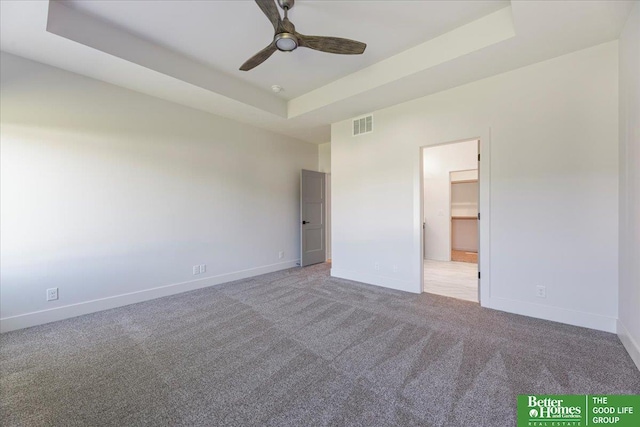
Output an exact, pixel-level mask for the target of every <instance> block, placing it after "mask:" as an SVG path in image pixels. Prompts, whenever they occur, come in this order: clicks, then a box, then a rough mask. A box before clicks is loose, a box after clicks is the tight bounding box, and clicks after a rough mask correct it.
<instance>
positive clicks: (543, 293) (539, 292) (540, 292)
mask: <svg viewBox="0 0 640 427" xmlns="http://www.w3.org/2000/svg"><path fill="white" fill-rule="evenodd" d="M536 296H537V297H538V298H546V297H547V287H546V286H541V285H538V286H536Z"/></svg>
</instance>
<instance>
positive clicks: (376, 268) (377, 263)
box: [373, 262, 380, 271]
mask: <svg viewBox="0 0 640 427" xmlns="http://www.w3.org/2000/svg"><path fill="white" fill-rule="evenodd" d="M373 269H374V270H376V271H379V270H380V263H379V262H376V263H375V264H373Z"/></svg>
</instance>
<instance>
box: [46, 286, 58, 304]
mask: <svg viewBox="0 0 640 427" xmlns="http://www.w3.org/2000/svg"><path fill="white" fill-rule="evenodd" d="M57 299H58V288H49V289H47V301H55V300H57Z"/></svg>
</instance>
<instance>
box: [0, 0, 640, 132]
mask: <svg viewBox="0 0 640 427" xmlns="http://www.w3.org/2000/svg"><path fill="white" fill-rule="evenodd" d="M49 3H50V2H47V1H44V0H42V1H24V0H20V1H12V0H2V1H0V8H1V9H0V48H1V49H2V50H3V51H6V52H9V53H13V54H16V55H20V56H23V57H26V58H29V59H33V60H36V61H39V62H43V63H47V64H51V65H54V66H57V67H60V68H63V69H67V70H70V71H73V72H76V73H79V74H83V75H87V76H90V77H93V78H97V79H101V80H104V81H107V82H110V83H114V84H117V85H120V86H123V87H127V88H129V89H133V90H136V91H139V92H143V93H147V94H150V95H153V96H157V97H160V98H163V99H167V100H170V101H173V102H178V103H180V104H183V105H187V106H190V107H193V108H198V109H201V110H205V111H209V112H212V113H215V114H219V115H222V116H226V117H230V118H232V119H236V120H239V121H243V122H249V123H252V124H255V125H257V126H261V127H263V128H266V129H270V130H273V131H276V132H280V133H283V134H286V135H290V136H294V137H297V138H300V139H302V140H306V141H309V142H315V143H322V142H327V141H329V140H330V126H329V125H330V123H332V122H335V121H338V120H343V119H346V118H349V117H352V116H357V115H360V114H364V113H366V112H369V111H372V110H374V109H379V108H384V107H387V106H390V105H393V104H395V103H398V102H403V101H406V100H409V99H413V98H416V97H419V96H425V95H428V94H430V93H434V92H437V91H441V90H445V89H448V88H451V87H454V86H457V85H460V84H464V83H468V82H471V81H474V80H477V79H480V78H484V77H488V76H491V75H495V74H497V73H501V72H505V71H509V70H512V69H515V68H518V67H521V66H525V65H528V64H531V63H535V62H539V61H542V60H545V59H549V58H553V57H555V56H559V55H562V54H565V53H568V52H572V51H575V50H578V49H582V48H586V47H589V46H593V45H596V44H599V43H603V42H607V41H611V40H614V39H616V38H617V37H618V35H619V32H620V30H621V28H622V26H623V25H624V22H625V20H626V18H627V16H628V15H629V12H630V10H631V7H632V5H633V1H612V0H606V1H561V0H557V1H514V2H508V1H502V0H500V1H478V0H472V1H397V0H394V1H338V0H333V1H304V0H298V1H296V4H295V7H294V8H293V10H292V11H291V12H290V15H289V17H290V19H291V20H292V22H293V23H294V24H296V28H297V29H298V31H300V32H302V33H305V34H314V35H332V36H338V37H346V38H353V39H356V40H360V41H363V42H365V43H367V44H368V47H367V50H366V52H365V54H364V55H360V56H357V55H356V56H351V55H345V56H342V55H331V54H325V53H322V52H317V51H313V50H310V49H298V50H296V51H294V52H292V53H280V52H277V53H276V54H274V55H273V56H272V57H271V58H270V59H268V60H267V61H266V62H265V63H264V64H262V65H260V66H258V67H257V68H255V69H254V70H251V71H249V72H242V71H239V70H238V67H239V66H240V65H241V64H242V63H243V62H244V61H245V60H246V59H248V58H249V57H250V56H252V55H253V54H254V53H256V52H257V51H259V50H260V49H262V48H263V47H264V46H266V45H267V44H268V43H270V41H271V39H272V37H273V29H272V27H271V25H270V23H269V21H268V20H267V18H266V17H265V16H264V15H263V14H262V12H261V11H260V9H259V8H258V7H257V5H255V3H254V2H253V1H238V0H235V1H188V0H182V1H167V0H160V1H154V0H146V1H141V0H132V1H126V0H108V1H99V0H93V1H86V0H72V1H64V2H51V4H49ZM272 84H279V85H282V86H283V87H284V88H285V91H284V92H282V93H281V94H278V95H276V94H273V93H272V92H270V90H269V88H270V86H271V85H272Z"/></svg>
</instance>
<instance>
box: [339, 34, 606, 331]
mask: <svg viewBox="0 0 640 427" xmlns="http://www.w3.org/2000/svg"><path fill="white" fill-rule="evenodd" d="M617 53H618V44H617V41H614V42H610V43H605V44H602V45H599V46H595V47H592V48H589V49H585V50H582V51H578V52H574V53H571V54H569V55H565V56H561V57H558V58H555V59H552V60H549V61H545V62H541V63H538V64H534V65H531V66H528V67H525V68H521V69H518V70H514V71H512V72H509V73H505V74H502V75H498V76H494V77H491V78H487V79H484V80H480V81H477V82H474V83H471V84H468V85H464V86H461V87H458V88H454V89H451V90H447V91H444V92H441V93H438V94H434V95H431V96H428V97H424V98H421V99H417V100H414V101H411V102H407V103H403V104H400V105H396V106H394V107H391V108H387V109H384V110H380V111H377V112H375V113H374V116H375V118H374V120H375V121H376V129H375V131H374V132H373V133H372V134H369V135H361V136H359V137H358V138H352V137H351V133H350V131H351V122H350V121H343V122H339V123H335V124H333V125H332V141H331V150H332V158H331V160H332V163H331V167H332V180H333V230H334V233H333V237H334V240H333V269H332V274H333V275H335V276H337V277H345V278H350V279H354V280H361V281H364V282H368V283H372V284H377V285H381V286H387V287H391V288H397V289H402V290H406V291H410V292H420V290H421V289H420V276H421V272H422V269H421V263H422V260H421V259H420V230H421V225H422V218H421V217H422V215H421V212H420V185H419V184H420V182H419V177H420V149H419V147H420V146H422V145H425V144H440V143H443V142H448V141H460V140H466V139H470V138H474V137H478V138H480V140H481V155H482V161H481V164H480V199H481V206H482V212H481V214H482V215H483V216H482V220H481V221H480V234H481V236H480V237H481V241H480V245H481V248H480V255H481V257H480V258H481V259H480V269H481V272H482V281H481V298H482V305H484V306H487V307H492V308H497V309H501V310H505V311H510V312H514V313H520V314H525V315H529V316H534V317H539V318H545V319H551V320H556V321H560V322H565V323H570V324H576V325H582V326H586V327H591V328H596V329H601V330H606V331H611V332H613V331H615V323H616V318H617V312H618V290H617V283H618V256H617V253H618V142H617V141H618V63H617V61H618V56H617ZM523 225H524V226H523ZM375 263H379V264H380V269H379V270H376V269H375ZM394 265H396V266H397V271H394V269H393V266H394ZM536 285H545V286H546V287H547V298H546V299H541V298H537V297H536V296H535V289H536Z"/></svg>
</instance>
